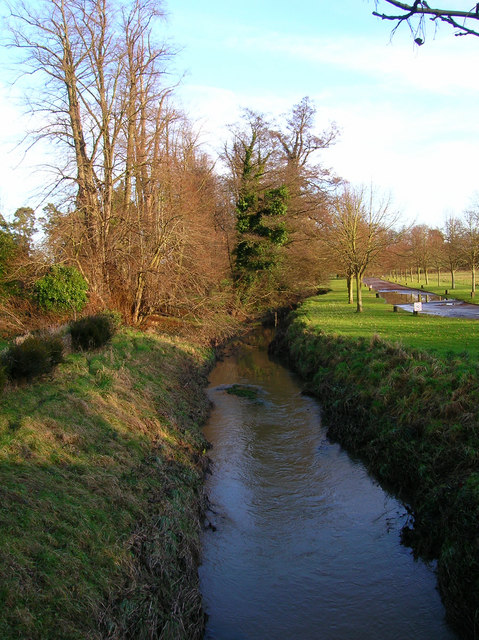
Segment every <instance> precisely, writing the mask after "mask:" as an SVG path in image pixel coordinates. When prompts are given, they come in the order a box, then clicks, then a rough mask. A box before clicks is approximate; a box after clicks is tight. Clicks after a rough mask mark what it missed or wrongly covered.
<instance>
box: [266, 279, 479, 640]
mask: <svg viewBox="0 0 479 640" xmlns="http://www.w3.org/2000/svg"><path fill="white" fill-rule="evenodd" d="M364 308H365V310H364V313H363V314H357V313H355V312H354V310H353V309H351V307H350V306H349V305H348V304H347V298H346V289H345V286H344V283H342V282H339V281H335V282H333V283H332V291H331V292H330V293H328V294H326V295H324V296H319V297H317V298H313V299H311V300H309V301H307V302H306V303H305V304H303V305H302V306H301V307H300V308H299V309H298V310H297V311H296V312H295V313H294V314H292V315H291V316H290V320H289V324H288V325H287V326H285V327H284V328H283V329H282V331H280V332H279V333H278V335H277V337H276V339H275V341H274V343H273V351H274V352H276V353H277V354H278V355H281V356H283V357H284V356H285V355H286V356H287V358H288V360H289V363H290V364H291V365H292V366H293V367H294V368H295V369H296V370H297V371H298V373H299V374H300V375H301V376H302V377H303V378H304V379H305V381H306V385H307V388H308V391H310V392H311V393H313V394H315V395H316V396H318V397H319V398H320V400H321V404H322V414H323V419H324V422H325V424H327V425H328V433H329V435H330V437H331V438H333V439H335V440H338V441H339V442H341V444H343V445H344V446H345V447H346V448H347V449H348V450H350V451H352V452H354V453H355V454H357V455H359V456H360V457H361V458H362V459H363V460H364V461H365V463H366V465H367V466H368V468H369V470H370V471H371V472H372V473H373V474H374V475H375V476H376V477H377V478H378V479H379V480H380V481H381V482H382V483H384V485H385V486H386V487H387V488H389V489H390V490H392V491H393V492H394V493H396V494H397V495H398V496H399V497H400V498H402V499H403V500H404V501H406V502H408V503H409V505H410V506H411V509H412V512H413V514H414V520H413V523H412V526H410V527H407V528H406V529H405V530H404V531H403V537H404V541H405V542H406V543H408V544H410V545H411V546H412V547H413V549H414V550H415V552H416V553H417V554H419V555H422V556H423V557H426V558H428V559H432V558H436V559H437V561H438V564H437V566H438V583H439V588H440V591H441V595H442V598H443V602H444V604H445V607H446V612H447V615H448V617H449V619H450V621H451V622H452V623H453V624H454V625H455V626H456V628H457V629H458V631H459V632H460V634H461V635H462V636H463V637H464V638H476V637H478V635H479V605H478V603H479V546H478V538H477V532H478V530H479V472H478V469H479V431H478V428H477V425H478V424H479V360H478V342H477V331H478V329H477V328H476V327H479V324H478V323H477V322H476V321H470V320H461V319H444V318H436V317H428V316H413V315H412V314H406V313H394V312H393V311H392V309H390V307H389V308H388V305H386V303H385V302H384V301H382V300H381V299H377V298H376V297H375V295H374V293H368V292H365V307H364Z"/></svg>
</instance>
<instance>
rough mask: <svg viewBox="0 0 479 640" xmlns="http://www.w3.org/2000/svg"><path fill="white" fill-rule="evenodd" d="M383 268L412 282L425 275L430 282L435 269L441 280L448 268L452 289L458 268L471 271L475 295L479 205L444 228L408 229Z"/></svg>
mask: <svg viewBox="0 0 479 640" xmlns="http://www.w3.org/2000/svg"><path fill="white" fill-rule="evenodd" d="M382 267H383V269H384V270H388V271H390V272H392V273H395V274H396V275H398V276H402V277H404V278H406V279H409V280H410V281H411V282H412V281H414V280H417V281H419V279H420V277H421V274H422V275H423V277H424V279H425V282H426V284H429V279H430V274H431V272H433V271H434V272H435V273H436V275H437V278H438V282H439V278H440V274H441V271H447V272H449V274H450V278H451V289H454V288H455V274H456V271H458V270H459V269H461V270H469V271H470V274H471V293H472V295H474V292H475V290H476V272H477V269H478V268H479V208H477V207H474V208H471V209H469V210H467V211H465V212H464V214H463V216H462V217H454V216H450V217H448V218H447V219H446V220H445V223H444V226H443V228H442V229H438V228H431V227H428V226H427V225H416V226H413V227H412V228H410V229H407V230H404V231H403V233H402V234H401V238H400V241H399V242H398V243H397V244H396V245H395V246H394V247H391V248H390V249H389V251H388V253H386V254H385V255H384V256H383V257H382Z"/></svg>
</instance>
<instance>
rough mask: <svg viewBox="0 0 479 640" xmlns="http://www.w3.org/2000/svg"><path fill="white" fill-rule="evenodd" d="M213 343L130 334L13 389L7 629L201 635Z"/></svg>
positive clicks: (4, 461) (2, 596) (7, 423)
mask: <svg viewBox="0 0 479 640" xmlns="http://www.w3.org/2000/svg"><path fill="white" fill-rule="evenodd" d="M212 357H213V354H212V352H211V350H208V349H204V348H199V347H195V346H193V345H192V344H191V343H188V342H187V341H185V340H180V339H178V338H174V337H168V336H165V335H155V334H145V333H140V332H138V331H133V330H130V329H127V328H124V329H122V330H121V331H120V332H119V333H118V334H117V335H116V336H115V337H114V338H113V341H112V343H111V345H108V346H107V347H105V348H102V349H100V350H98V351H94V352H88V353H87V352H85V353H79V354H70V355H68V356H67V358H66V361H65V362H64V363H63V364H61V365H60V366H59V367H58V369H57V370H56V371H55V373H54V374H52V375H51V376H47V377H44V378H42V379H39V380H37V381H36V382H35V383H33V384H24V385H20V386H17V387H15V388H10V389H9V388H6V389H5V390H4V392H3V393H2V407H1V409H0V495H1V498H2V519H1V522H0V537H1V539H2V548H1V551H0V557H1V560H2V562H1V567H2V568H1V569H0V603H1V605H2V606H1V608H2V615H1V616H0V636H1V637H2V639H4V640H9V639H13V638H19V637H22V638H31V639H32V640H40V639H41V640H43V639H44V638H48V639H49V640H60V639H61V640H69V639H71V640H73V639H77V638H80V637H81V638H85V639H87V638H88V639H100V638H102V639H105V638H111V639H113V638H115V639H117V638H118V639H119V638H160V637H161V638H164V639H171V640H173V639H175V640H178V639H181V638H184V639H186V638H188V639H194V638H201V637H202V635H203V612H202V607H201V604H202V603H201V594H200V591H199V585H198V575H197V563H198V559H199V533H200V517H201V509H202V505H203V477H204V471H205V462H206V458H205V450H206V448H207V443H206V442H205V440H204V438H203V435H202V432H201V426H202V424H203V422H204V420H205V418H206V415H207V413H208V409H209V404H208V401H207V398H206V395H205V393H204V385H205V383H206V375H205V374H206V371H207V370H208V369H209V367H210V365H211V364H212Z"/></svg>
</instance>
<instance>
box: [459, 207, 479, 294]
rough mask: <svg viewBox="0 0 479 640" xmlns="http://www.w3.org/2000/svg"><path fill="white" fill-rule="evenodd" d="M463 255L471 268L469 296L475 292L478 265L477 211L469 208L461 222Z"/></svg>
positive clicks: (478, 227) (478, 217)
mask: <svg viewBox="0 0 479 640" xmlns="http://www.w3.org/2000/svg"><path fill="white" fill-rule="evenodd" d="M462 236H463V243H462V250H463V257H464V262H465V263H466V264H467V266H468V268H469V269H470V270H471V297H474V295H475V293H476V269H477V267H478V266H479V211H477V210H476V209H470V210H469V211H466V212H465V215H464V223H463V232H462Z"/></svg>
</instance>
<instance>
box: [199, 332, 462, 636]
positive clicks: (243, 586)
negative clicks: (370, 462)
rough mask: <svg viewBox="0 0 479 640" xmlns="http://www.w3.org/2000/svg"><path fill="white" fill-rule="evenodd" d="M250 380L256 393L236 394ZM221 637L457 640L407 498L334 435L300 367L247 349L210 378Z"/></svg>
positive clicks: (213, 556) (203, 577) (207, 550)
mask: <svg viewBox="0 0 479 640" xmlns="http://www.w3.org/2000/svg"><path fill="white" fill-rule="evenodd" d="M233 384H241V385H245V387H246V389H248V390H249V391H250V392H251V393H249V395H251V396H252V397H238V396H236V395H232V394H229V393H228V388H230V386H231V385H233ZM209 394H210V397H211V400H212V401H213V402H214V408H213V410H212V413H211V417H210V420H209V422H208V424H207V426H206V427H205V435H206V437H207V438H208V440H209V441H210V442H211V443H212V444H213V448H212V450H211V452H210V455H211V458H212V473H211V475H210V476H209V478H208V481H207V491H208V495H209V499H210V506H211V509H210V511H209V512H208V513H207V521H208V522H209V524H210V527H209V528H207V529H205V531H204V533H203V539H202V546H203V557H202V565H201V567H200V583H201V589H202V594H203V601H204V607H205V610H206V612H207V614H208V622H207V628H206V633H205V639H208V640H267V639H272V640H273V639H279V640H289V639H291V640H293V639H294V640H298V639H299V638H301V639H304V640H309V639H318V640H343V639H344V640H346V639H347V640H405V639H411V638H414V639H415V640H421V639H422V640H432V639H434V640H449V639H453V638H456V636H455V635H454V633H453V632H452V631H451V630H450V629H449V628H448V627H447V625H446V623H445V620H444V610H443V607H442V604H441V601H440V598H439V595H438V593H437V590H436V580H435V574H434V568H433V567H432V566H426V565H425V564H424V563H422V562H420V561H415V560H414V559H413V557H412V554H411V552H410V550H409V549H407V548H405V547H404V546H402V545H401V544H400V535H399V534H400V529H401V527H402V526H403V525H404V523H405V522H406V518H407V516H406V513H405V508H404V506H403V505H402V504H401V503H399V502H398V501H397V500H395V499H394V498H393V497H391V496H390V495H388V494H387V493H386V492H385V491H383V490H382V489H381V488H380V487H379V486H378V484H377V483H376V482H375V481H374V480H373V479H372V478H371V477H370V476H369V475H368V473H367V472H366V470H365V468H364V466H363V465H362V464H361V463H360V462H358V461H357V460H353V459H351V458H350V457H349V456H348V454H347V453H346V452H345V451H344V450H342V449H341V447H340V446H339V445H337V444H333V443H331V442H330V441H329V440H328V438H327V436H326V425H322V423H321V412H320V407H319V405H318V403H317V402H316V401H315V400H314V399H313V398H310V397H307V396H305V395H302V393H301V387H300V385H299V382H298V380H297V379H296V378H295V376H294V375H293V374H292V373H291V372H289V371H288V370H287V369H285V368H284V367H283V366H281V365H280V364H278V363H276V362H273V361H271V360H270V359H269V358H268V355H267V352H266V350H265V349H264V347H261V348H260V347H258V346H252V345H243V346H242V347H241V348H240V349H239V350H238V351H237V352H236V353H234V354H232V355H230V356H228V357H226V358H225V359H224V361H222V362H220V363H219V364H218V365H217V366H216V368H215V369H214V371H213V372H212V374H211V376H210V387H209Z"/></svg>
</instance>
